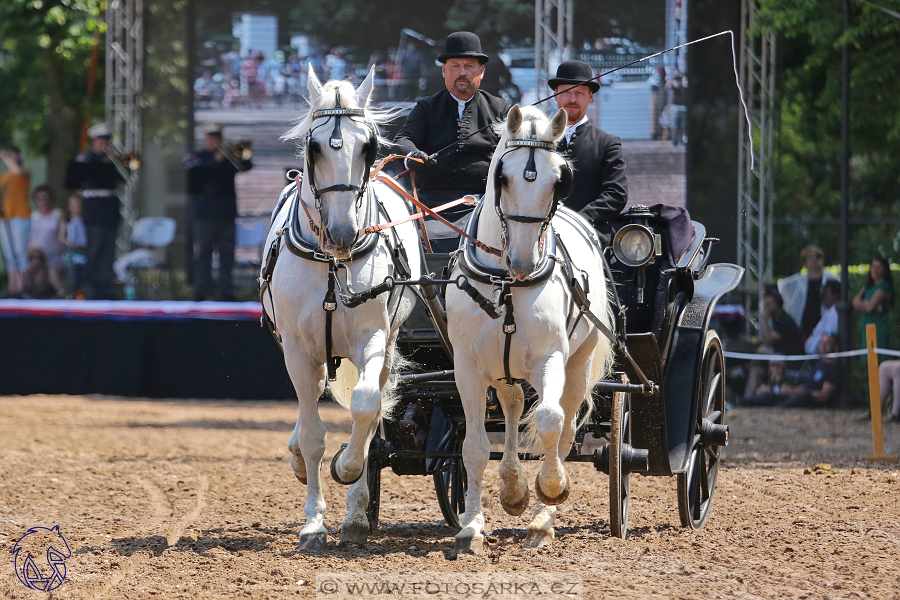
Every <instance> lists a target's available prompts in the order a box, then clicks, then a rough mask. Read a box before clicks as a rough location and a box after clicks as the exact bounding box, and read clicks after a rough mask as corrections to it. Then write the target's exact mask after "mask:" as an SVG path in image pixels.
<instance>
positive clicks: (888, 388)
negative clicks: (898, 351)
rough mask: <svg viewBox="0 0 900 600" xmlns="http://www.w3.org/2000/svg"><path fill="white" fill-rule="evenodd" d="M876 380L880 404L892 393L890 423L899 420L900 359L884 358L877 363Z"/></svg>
mask: <svg viewBox="0 0 900 600" xmlns="http://www.w3.org/2000/svg"><path fill="white" fill-rule="evenodd" d="M878 380H879V383H880V387H881V404H882V406H884V404H885V403H886V402H887V400H888V398H890V397H891V394H892V393H893V396H894V404H893V406H892V407H891V416H890V421H891V423H897V422H900V360H886V361H884V362H883V363H881V364H880V365H878Z"/></svg>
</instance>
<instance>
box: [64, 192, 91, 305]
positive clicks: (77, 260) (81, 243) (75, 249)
mask: <svg viewBox="0 0 900 600" xmlns="http://www.w3.org/2000/svg"><path fill="white" fill-rule="evenodd" d="M59 241H60V243H61V244H63V245H64V246H65V248H66V252H65V254H64V255H63V263H65V265H66V274H67V282H68V284H69V286H68V287H69V296H70V297H72V298H77V299H79V300H83V299H84V269H85V264H86V263H87V254H86V250H87V229H86V228H85V226H84V220H82V218H81V196H79V195H78V194H72V195H71V196H69V220H68V222H64V221H60V224H59Z"/></svg>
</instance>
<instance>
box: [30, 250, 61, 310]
mask: <svg viewBox="0 0 900 600" xmlns="http://www.w3.org/2000/svg"><path fill="white" fill-rule="evenodd" d="M50 273H51V271H50V269H49V268H48V267H47V259H46V257H45V256H44V251H43V250H41V249H40V248H31V249H29V250H28V270H27V271H25V283H24V285H23V286H22V298H25V299H36V300H47V299H48V298H59V297H62V296H63V294H64V293H65V290H63V289H62V288H61V287H57V286H56V285H55V284H54V283H53V281H52V279H51V277H50Z"/></svg>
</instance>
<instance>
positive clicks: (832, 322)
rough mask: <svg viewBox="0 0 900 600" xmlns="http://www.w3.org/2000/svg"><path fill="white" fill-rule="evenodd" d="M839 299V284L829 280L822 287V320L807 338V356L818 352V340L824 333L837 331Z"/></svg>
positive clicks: (805, 347)
mask: <svg viewBox="0 0 900 600" xmlns="http://www.w3.org/2000/svg"><path fill="white" fill-rule="evenodd" d="M840 299H841V282H840V281H833V280H831V279H829V280H828V281H826V282H825V285H824V286H823V287H822V308H824V309H825V312H824V313H822V318H821V319H819V322H818V323H817V324H816V326H815V328H814V329H813V330H812V333H811V334H810V336H809V337H808V338H806V345H805V346H804V349H805V350H806V353H807V354H815V353H816V352H818V350H819V338H820V337H822V334H823V333H825V332H826V331H837V330H838V312H837V302H838V300H840Z"/></svg>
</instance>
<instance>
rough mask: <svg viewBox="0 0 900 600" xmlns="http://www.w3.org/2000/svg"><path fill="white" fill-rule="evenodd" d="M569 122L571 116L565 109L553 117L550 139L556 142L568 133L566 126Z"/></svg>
mask: <svg viewBox="0 0 900 600" xmlns="http://www.w3.org/2000/svg"><path fill="white" fill-rule="evenodd" d="M568 122H569V116H568V115H567V114H566V111H564V110H563V109H559V110H558V111H556V114H555V115H553V120H552V121H550V139H551V140H553V141H556V140H558V139H559V138H561V137H562V134H563V133H565V132H566V124H567V123H568Z"/></svg>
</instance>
